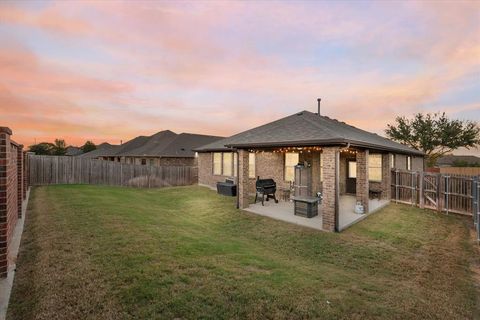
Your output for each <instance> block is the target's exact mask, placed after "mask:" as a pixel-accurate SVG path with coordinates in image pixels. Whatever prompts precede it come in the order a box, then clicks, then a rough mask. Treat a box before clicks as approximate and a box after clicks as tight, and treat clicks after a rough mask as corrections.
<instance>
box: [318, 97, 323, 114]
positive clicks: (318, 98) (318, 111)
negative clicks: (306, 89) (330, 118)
mask: <svg viewBox="0 0 480 320" xmlns="http://www.w3.org/2000/svg"><path fill="white" fill-rule="evenodd" d="M320 101H322V99H320V98H318V99H317V102H318V115H320Z"/></svg>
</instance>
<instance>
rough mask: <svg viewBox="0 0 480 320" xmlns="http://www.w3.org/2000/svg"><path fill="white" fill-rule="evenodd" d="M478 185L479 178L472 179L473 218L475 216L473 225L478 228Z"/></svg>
mask: <svg viewBox="0 0 480 320" xmlns="http://www.w3.org/2000/svg"><path fill="white" fill-rule="evenodd" d="M477 184H478V177H473V179H472V216H473V225H474V226H475V227H476V226H477V223H478V220H477V218H478V217H477V212H478V209H477V208H478V207H477V206H478V195H477V191H478V190H477Z"/></svg>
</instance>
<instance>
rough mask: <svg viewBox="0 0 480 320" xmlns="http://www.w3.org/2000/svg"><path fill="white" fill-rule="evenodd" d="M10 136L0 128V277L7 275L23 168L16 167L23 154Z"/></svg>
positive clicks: (20, 197) (20, 196)
mask: <svg viewBox="0 0 480 320" xmlns="http://www.w3.org/2000/svg"><path fill="white" fill-rule="evenodd" d="M11 134H12V132H11V130H10V129H8V128H5V127H0V277H6V275H7V271H8V249H9V244H10V242H11V239H12V235H13V230H14V229H15V225H16V222H17V219H18V215H19V208H20V210H21V203H22V195H23V192H22V190H23V185H22V182H23V176H22V174H21V172H23V168H22V167H18V164H19V163H18V162H19V161H18V158H19V154H20V157H21V158H22V157H23V154H22V150H21V146H19V145H17V144H16V143H14V142H13V141H11V140H10V135H11ZM20 163H22V161H20ZM18 169H20V179H19V173H18ZM19 182H20V184H19ZM19 193H20V194H19ZM20 213H21V211H20Z"/></svg>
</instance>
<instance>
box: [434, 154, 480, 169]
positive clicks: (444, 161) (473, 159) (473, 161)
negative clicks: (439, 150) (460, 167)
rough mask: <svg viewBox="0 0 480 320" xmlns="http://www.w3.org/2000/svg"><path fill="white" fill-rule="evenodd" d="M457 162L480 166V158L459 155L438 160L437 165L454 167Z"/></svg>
mask: <svg viewBox="0 0 480 320" xmlns="http://www.w3.org/2000/svg"><path fill="white" fill-rule="evenodd" d="M455 162H463V163H468V164H480V158H479V157H476V156H457V155H453V154H450V155H446V156H443V157H440V158H438V160H437V165H439V166H442V165H443V166H445V165H450V166H451V165H453V164H454V163H455Z"/></svg>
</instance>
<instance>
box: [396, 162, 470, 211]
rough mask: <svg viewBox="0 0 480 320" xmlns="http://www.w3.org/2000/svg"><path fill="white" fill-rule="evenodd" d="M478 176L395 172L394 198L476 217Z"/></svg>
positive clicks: (402, 201) (407, 202)
mask: <svg viewBox="0 0 480 320" xmlns="http://www.w3.org/2000/svg"><path fill="white" fill-rule="evenodd" d="M476 179H477V177H473V176H462V175H453V174H441V173H431V172H422V173H420V172H415V171H406V170H393V171H392V199H393V200H395V202H398V203H406V204H410V205H414V206H418V207H421V208H428V209H433V210H438V211H444V212H446V213H450V212H453V213H459V214H465V215H473V212H474V193H475V192H474V186H476V184H475V185H474V181H475V180H476Z"/></svg>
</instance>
